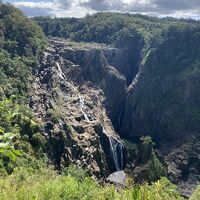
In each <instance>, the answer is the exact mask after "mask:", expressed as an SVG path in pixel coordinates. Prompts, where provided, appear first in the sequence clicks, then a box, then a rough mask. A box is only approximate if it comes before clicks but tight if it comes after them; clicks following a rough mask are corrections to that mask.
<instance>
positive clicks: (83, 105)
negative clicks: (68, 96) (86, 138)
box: [79, 95, 90, 122]
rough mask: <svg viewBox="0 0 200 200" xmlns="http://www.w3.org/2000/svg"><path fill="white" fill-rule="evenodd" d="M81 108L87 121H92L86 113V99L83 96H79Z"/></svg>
mask: <svg viewBox="0 0 200 200" xmlns="http://www.w3.org/2000/svg"><path fill="white" fill-rule="evenodd" d="M79 106H80V109H81V112H82V113H83V116H84V118H85V120H86V121H88V122H89V121H90V120H89V118H88V116H87V114H86V113H85V111H84V109H85V102H84V99H83V97H82V96H80V95H79Z"/></svg>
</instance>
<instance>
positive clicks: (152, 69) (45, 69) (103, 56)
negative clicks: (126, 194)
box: [30, 38, 200, 196]
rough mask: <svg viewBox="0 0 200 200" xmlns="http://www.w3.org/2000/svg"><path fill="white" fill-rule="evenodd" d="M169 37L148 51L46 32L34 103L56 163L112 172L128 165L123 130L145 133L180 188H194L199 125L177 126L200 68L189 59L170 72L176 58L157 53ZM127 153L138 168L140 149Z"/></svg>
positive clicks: (132, 136)
mask: <svg viewBox="0 0 200 200" xmlns="http://www.w3.org/2000/svg"><path fill="white" fill-rule="evenodd" d="M165 42H166V43H168V42H169V40H167V39H166V41H164V42H163V43H161V44H160V46H158V48H157V49H151V48H150V49H149V50H148V51H147V49H146V51H145V53H144V52H143V47H144V46H139V47H137V48H133V47H132V48H127V49H126V48H125V47H123V48H114V47H111V46H106V45H100V44H95V43H76V42H70V41H65V40H62V39H58V38H50V39H49V48H48V49H47V50H46V51H45V52H44V56H43V58H42V61H41V64H40V66H38V69H37V70H36V71H35V75H34V76H35V80H34V84H33V88H34V90H33V94H32V97H31V101H30V105H31V107H32V109H33V111H34V113H35V116H36V117H37V118H39V119H40V120H41V124H43V129H44V130H43V132H44V135H45V136H46V137H47V139H48V141H49V142H48V148H47V149H48V152H49V156H50V158H51V159H52V161H53V162H54V163H55V165H56V166H57V167H58V168H62V167H64V166H68V165H69V164H73V163H74V164H77V165H80V166H82V167H87V168H88V169H89V171H90V172H91V173H92V174H93V175H95V176H97V177H107V176H108V175H109V174H110V173H112V172H115V171H120V170H123V169H125V166H126V155H127V149H126V147H125V144H124V142H123V141H122V140H121V139H120V136H121V137H122V138H124V139H128V140H130V141H131V143H138V141H139V138H140V137H141V136H145V135H151V137H152V139H153V141H154V142H156V154H157V155H158V156H159V157H160V159H162V162H164V163H165V164H166V166H167V173H168V177H169V178H170V180H171V181H173V183H176V184H177V185H178V186H179V188H180V190H181V192H182V194H183V195H185V196H189V195H190V194H191V193H192V191H193V189H195V187H196V185H197V184H198V183H199V180H200V178H199V174H200V172H199V171H198V166H199V165H198V162H199V158H198V151H197V149H198V148H196V149H192V150H191V151H188V149H191V147H192V145H197V146H198V145H199V139H198V136H196V135H198V133H197V131H195V130H197V128H198V127H196V129H193V130H192V129H189V127H193V126H191V125H190V126H188V129H185V130H184V131H182V132H181V130H183V129H179V127H181V126H183V125H184V123H186V122H187V120H188V118H187V115H186V114H185V113H184V112H185V110H184V109H183V110H182V113H181V112H180V111H181V109H182V108H183V107H182V106H184V105H186V104H187V106H186V109H189V108H190V107H191V105H192V104H191V102H190V101H189V99H190V98H191V96H190V95H194V93H195V91H196V90H198V88H199V87H198V83H197V82H196V79H197V78H198V73H196V74H195V76H194V77H192V75H191V73H190V76H188V77H187V76H185V71H186V70H187V66H185V68H184V67H183V69H181V70H180V71H179V72H173V71H172V73H173V74H170V73H171V71H170V69H169V68H170V67H171V66H174V65H175V64H174V63H169V66H168V68H167V69H165V68H163V69H162V66H165V65H164V64H163V63H166V62H167V61H166V60H165V58H163V57H161V55H160V52H163V46H164V45H166V44H165ZM170 44H171V43H170ZM168 45H169V44H168ZM134 49H135V51H133V50H134ZM172 49H173V47H172ZM170 51H172V50H170ZM177 53H178V49H177ZM168 54H169V52H168V51H167V50H166V52H165V54H164V55H168ZM131 55H133V60H130V58H131ZM168 57H169V55H168ZM162 59H163V60H164V61H163V60H162ZM165 70H167V71H165ZM168 70H169V71H168ZM164 71H165V72H164ZM174 88H175V89H174ZM189 88H193V90H194V91H190V90H189ZM184 91H186V92H185V93H184ZM183 93H184V95H185V96H184V97H182V96H180V95H182V94H183ZM195 98H196V103H197V105H198V102H199V100H198V97H197V95H196V97H195ZM183 99H184V101H182V100H183ZM193 99H194V98H193ZM168 100H169V101H168ZM174 114H178V116H176V115H174ZM171 115H172V116H173V117H175V119H176V120H177V121H176V120H172V119H171V118H170V116H171ZM179 119H182V120H183V121H179ZM193 123H194V125H195V126H197V125H198V122H197V121H196V122H195V121H194V122H193ZM177 124H178V127H176V126H177ZM182 128H183V127H182ZM119 135H120V136H119ZM180 135H181V137H180ZM173 141H174V142H173ZM194 143H195V144H194ZM147 149H148V148H147ZM149 149H150V150H151V147H150V148H149ZM180 149H181V150H180ZM146 153H147V154H149V153H148V152H146ZM128 154H129V155H128V158H131V156H130V155H132V158H131V162H132V163H129V164H130V165H132V166H134V168H133V171H132V172H131V173H133V174H137V173H138V169H139V168H138V167H137V166H136V165H135V164H136V163H137V165H139V164H140V163H138V162H137V161H138V159H137V155H134V154H135V153H133V152H131V153H130V152H128ZM141 154H143V152H140V153H139V156H140V157H141ZM135 156H136V157H135ZM142 157H144V156H142ZM136 159H137V160H136ZM147 159H148V158H147ZM183 163H184V164H183Z"/></svg>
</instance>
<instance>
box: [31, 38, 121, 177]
mask: <svg viewBox="0 0 200 200" xmlns="http://www.w3.org/2000/svg"><path fill="white" fill-rule="evenodd" d="M70 45H73V46H70ZM76 45H78V44H73V43H70V42H66V41H61V40H56V39H54V40H50V46H49V48H48V49H47V50H46V51H45V52H44V55H43V57H42V60H41V64H40V65H39V66H38V69H36V70H35V72H34V76H35V79H34V83H33V92H32V96H31V100H30V106H31V107H32V109H33V111H34V114H35V116H36V117H37V118H38V120H40V121H41V124H42V127H43V132H44V135H45V136H46V138H47V140H48V146H47V149H48V153H49V156H50V158H51V159H52V161H53V162H54V164H55V165H56V166H57V168H62V167H64V166H68V165H69V164H73V163H74V164H76V165H79V166H82V167H86V168H87V169H88V170H89V171H90V172H91V173H92V174H94V175H95V176H97V177H104V176H106V175H108V174H109V173H111V172H114V171H117V170H122V169H124V167H125V146H124V144H123V142H122V141H121V139H120V137H119V135H117V134H116V132H115V130H114V128H113V125H112V122H111V120H110V119H109V117H108V115H109V114H110V115H112V116H114V114H113V113H116V112H118V109H119V107H120V106H121V104H122V100H121V101H120V99H123V98H124V95H125V80H124V77H123V75H121V74H120V73H119V72H117V70H115V68H113V67H111V66H109V65H108V64H107V63H106V60H105V58H104V56H103V54H102V52H103V49H104V48H107V47H104V46H98V45H96V46H95V45H94V46H92V45H91V46H86V45H84V46H82V47H81V46H76ZM115 85H116V86H117V85H118V87H119V90H114V89H115V88H114V86H115ZM116 97H119V101H117V102H116V103H115V99H116ZM107 99H109V101H108V102H107ZM107 109H108V110H109V109H110V110H115V109H116V111H113V113H112V112H110V113H109V112H108V110H107ZM104 141H115V143H114V145H116V148H114V147H113V146H112V145H111V144H110V146H109V145H108V144H109V143H108V142H106V143H105V142H104ZM108 148H109V150H108V151H105V149H108ZM110 158H111V159H110Z"/></svg>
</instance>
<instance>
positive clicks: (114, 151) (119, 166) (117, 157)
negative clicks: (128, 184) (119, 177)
mask: <svg viewBox="0 0 200 200" xmlns="http://www.w3.org/2000/svg"><path fill="white" fill-rule="evenodd" d="M103 132H104V134H106V132H105V129H104V127H103ZM108 140H109V145H110V154H111V157H112V159H113V162H114V165H115V166H114V168H115V170H116V171H120V170H123V168H124V150H125V146H124V144H123V142H122V141H120V140H118V139H117V138H115V137H113V136H111V137H108Z"/></svg>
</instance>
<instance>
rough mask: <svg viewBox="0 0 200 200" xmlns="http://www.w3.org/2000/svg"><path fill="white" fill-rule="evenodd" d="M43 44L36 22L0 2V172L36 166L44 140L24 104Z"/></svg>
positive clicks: (41, 34)
mask: <svg viewBox="0 0 200 200" xmlns="http://www.w3.org/2000/svg"><path fill="white" fill-rule="evenodd" d="M44 46H45V37H44V34H43V32H42V31H41V29H40V28H39V27H38V25H36V24H35V23H34V22H33V21H32V20H30V19H28V18H27V17H26V16H24V14H23V13H22V12H21V11H20V10H18V9H16V8H14V7H13V6H11V5H4V4H0V47H1V48H0V171H1V176H3V175H6V174H11V173H12V172H13V170H14V168H15V167H17V166H19V165H20V166H22V165H29V164H31V165H33V166H34V165H35V167H37V162H34V159H35V158H36V156H37V155H38V153H39V149H40V147H41V146H42V144H41V143H42V142H44V141H42V139H43V136H42V135H40V133H39V125H37V123H36V121H35V119H34V118H33V116H32V114H31V111H30V110H29V109H28V107H27V106H26V104H27V97H28V93H29V91H30V84H31V80H32V71H33V70H34V67H35V66H36V65H37V63H38V60H39V55H40V53H41V51H42V49H43V48H44ZM43 147H44V145H43ZM43 147H42V148H43ZM33 163H34V164H33Z"/></svg>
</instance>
